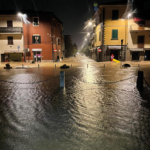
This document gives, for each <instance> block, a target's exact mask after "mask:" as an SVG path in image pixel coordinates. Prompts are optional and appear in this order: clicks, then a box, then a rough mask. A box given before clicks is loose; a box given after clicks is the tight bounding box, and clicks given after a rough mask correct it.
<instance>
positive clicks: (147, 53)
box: [145, 50, 150, 61]
mask: <svg viewBox="0 0 150 150" xmlns="http://www.w3.org/2000/svg"><path fill="white" fill-rule="evenodd" d="M145 61H150V50H146V51H145Z"/></svg>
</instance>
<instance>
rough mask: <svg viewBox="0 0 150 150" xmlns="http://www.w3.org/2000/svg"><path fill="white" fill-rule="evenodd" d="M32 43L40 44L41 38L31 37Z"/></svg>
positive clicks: (37, 36)
mask: <svg viewBox="0 0 150 150" xmlns="http://www.w3.org/2000/svg"><path fill="white" fill-rule="evenodd" d="M32 43H33V44H40V43H41V36H39V35H33V36H32Z"/></svg>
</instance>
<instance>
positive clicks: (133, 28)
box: [130, 25, 150, 32]
mask: <svg viewBox="0 0 150 150" xmlns="http://www.w3.org/2000/svg"><path fill="white" fill-rule="evenodd" d="M143 31H150V27H145V26H138V25H130V32H143Z"/></svg>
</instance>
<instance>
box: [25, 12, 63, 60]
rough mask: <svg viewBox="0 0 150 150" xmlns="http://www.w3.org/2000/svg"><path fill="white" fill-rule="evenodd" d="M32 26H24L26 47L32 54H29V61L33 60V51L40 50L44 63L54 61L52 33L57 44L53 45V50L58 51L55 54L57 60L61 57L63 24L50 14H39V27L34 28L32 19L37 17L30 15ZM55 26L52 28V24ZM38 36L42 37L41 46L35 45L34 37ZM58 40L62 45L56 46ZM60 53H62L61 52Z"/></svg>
mask: <svg viewBox="0 0 150 150" xmlns="http://www.w3.org/2000/svg"><path fill="white" fill-rule="evenodd" d="M28 16H29V21H30V22H31V24H30V25H25V24H24V36H25V47H26V48H29V49H30V54H28V58H27V59H29V60H33V52H32V49H35V48H40V49H42V53H41V54H42V61H52V60H53V52H52V38H51V35H52V32H53V35H54V36H55V37H54V39H55V43H54V44H53V49H57V53H54V54H55V59H56V58H57V55H59V56H60V57H62V56H61V31H62V27H61V23H60V22H59V21H58V20H57V19H55V17H52V16H51V14H50V13H39V14H38V17H39V26H33V23H32V17H37V15H34V14H28ZM52 21H53V23H54V24H55V27H54V28H52V27H51V22H52ZM35 34H38V35H40V36H41V44H33V43H32V36H33V35H35ZM56 38H60V45H57V44H56ZM59 51H60V52H59Z"/></svg>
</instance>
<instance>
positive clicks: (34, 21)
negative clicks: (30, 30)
mask: <svg viewBox="0 0 150 150" xmlns="http://www.w3.org/2000/svg"><path fill="white" fill-rule="evenodd" d="M33 26H39V17H34V18H33Z"/></svg>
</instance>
